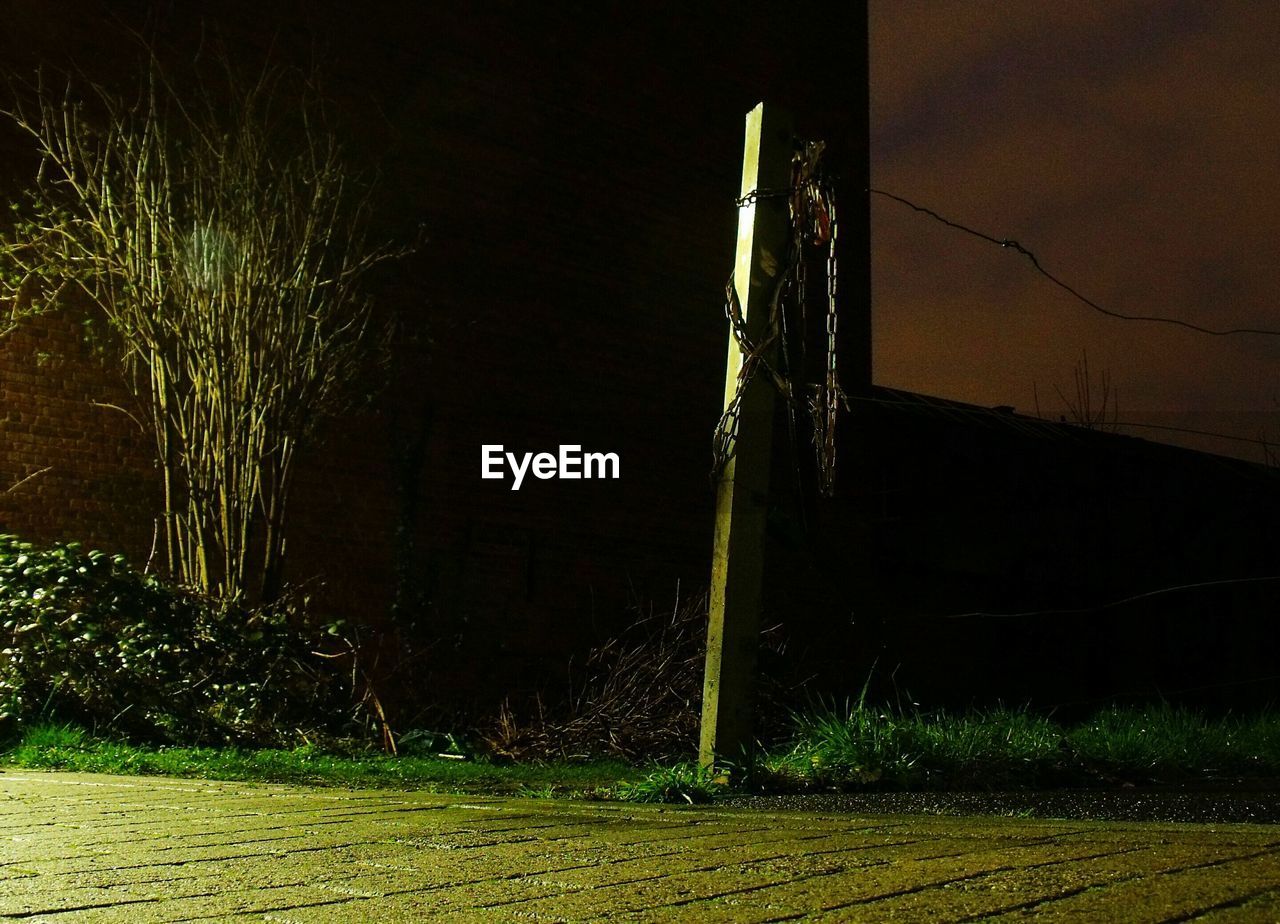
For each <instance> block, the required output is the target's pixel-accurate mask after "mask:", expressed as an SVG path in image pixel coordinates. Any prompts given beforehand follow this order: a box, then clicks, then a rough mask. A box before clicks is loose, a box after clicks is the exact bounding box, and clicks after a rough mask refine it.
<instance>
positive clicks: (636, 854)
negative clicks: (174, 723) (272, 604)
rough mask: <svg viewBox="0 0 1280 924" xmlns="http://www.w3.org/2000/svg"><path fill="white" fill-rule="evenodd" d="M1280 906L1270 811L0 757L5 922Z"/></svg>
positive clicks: (1176, 912) (868, 914)
mask: <svg viewBox="0 0 1280 924" xmlns="http://www.w3.org/2000/svg"><path fill="white" fill-rule="evenodd" d="M1026 918H1032V919H1034V920H1036V921H1041V920H1044V921H1142V922H1147V921H1150V922H1157V921H1162V922H1163V921H1168V922H1172V921H1190V920H1197V921H1199V920H1204V921H1222V922H1228V921H1229V922H1242V921H1260V922H1274V921H1280V827H1269V826H1264V825H1226V824H1223V825H1189V824H1155V823H1114V822H1093V821H1044V820H1029V819H1020V818H997V817H989V816H973V817H940V816H922V815H915V816H908V815H899V816H894V815H861V816H857V815H837V814H823V815H819V814H813V813H802V812H761V811H758V810H752V809H715V808H712V809H706V808H691V807H690V808H670V807H656V806H632V805H621V804H614V803H588V802H563V801H550V800H530V799H507V798H495V797H479V796H456V795H435V794H428V793H405V792H373V791H357V792H352V791H346V790H337V789H323V788H314V787H301V786H283V785H264V784H253V783H222V782H205V781H192V780H174V779H153V778H142V777H116V776H99V775H85V774H62V773H36V772H29V771H20V770H9V771H7V772H4V773H0V920H18V921H31V922H50V924H55V922H56V924H73V922H74V924H80V922H98V921H101V922H139V924H146V922H179V921H271V922H279V924H292V922H297V924H302V922H308V924H310V922H359V921H375V922H396V921H419V920H423V919H440V920H455V921H519V922H529V921H566V922H569V921H597V920H602V919H620V920H634V921H683V920H688V921H698V922H703V921H708V922H715V921H733V922H737V921H743V922H766V921H793V920H815V921H875V922H880V921H970V920H984V921H985V920H991V921H1000V922H1005V921H1013V920H1021V919H1026Z"/></svg>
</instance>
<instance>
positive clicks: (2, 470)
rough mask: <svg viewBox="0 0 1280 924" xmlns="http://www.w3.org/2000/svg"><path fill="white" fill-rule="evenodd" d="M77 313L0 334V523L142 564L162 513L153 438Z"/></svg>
mask: <svg viewBox="0 0 1280 924" xmlns="http://www.w3.org/2000/svg"><path fill="white" fill-rule="evenodd" d="M80 317H81V315H80V314H79V313H78V312H77V311H75V310H70V309H69V310H65V311H61V312H58V313H57V314H55V315H52V316H46V317H44V318H39V319H36V320H32V321H28V322H26V323H24V324H22V325H21V326H20V327H19V328H18V329H17V330H15V331H14V332H13V333H12V334H10V335H9V336H8V337H7V338H5V339H4V340H0V408H2V410H0V491H2V492H3V493H0V529H4V530H5V531H7V532H13V533H17V534H19V535H21V536H23V537H26V538H30V539H33V540H41V541H55V540H56V541H79V542H82V543H84V544H85V545H86V546H90V547H96V548H101V549H103V550H105V551H108V552H112V553H115V552H122V553H124V554H125V555H127V556H128V557H129V558H130V559H131V560H132V561H133V562H135V563H137V564H139V565H142V564H144V563H145V562H146V560H147V557H148V555H149V552H150V549H151V546H152V540H153V535H154V528H155V517H156V515H157V514H158V513H159V510H160V506H159V504H160V489H159V480H158V478H157V477H156V470H155V467H154V466H153V464H152V461H151V458H152V456H151V440H150V438H149V437H148V436H146V435H145V434H144V433H143V432H142V430H141V429H140V428H139V426H138V424H137V423H135V421H134V420H133V419H131V418H130V417H129V416H128V414H126V413H125V411H134V410H135V409H134V407H133V404H132V399H131V397H130V395H129V393H128V391H127V390H126V389H125V387H124V381H123V378H122V376H121V374H120V371H119V368H118V366H116V365H111V364H109V362H108V361H107V360H105V359H103V358H101V357H99V356H96V355H95V354H94V351H93V348H92V347H91V345H90V344H89V343H88V342H87V341H86V339H85V337H84V336H83V335H82V328H81V325H80V323H79V320H80ZM135 413H136V412H135Z"/></svg>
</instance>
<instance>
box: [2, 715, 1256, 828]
mask: <svg viewBox="0 0 1280 924" xmlns="http://www.w3.org/2000/svg"><path fill="white" fill-rule="evenodd" d="M449 743H452V744H453V745H457V742H456V741H454V740H453V739H451V738H450V739H449ZM426 744H430V745H431V746H432V747H435V746H437V745H438V744H439V742H437V741H435V740H434V739H433V740H432V741H430V742H426V743H424V745H423V748H422V750H424V751H426V750H430V749H429V748H427V747H426ZM0 763H7V764H9V765H11V766H17V767H26V768H32V769H50V770H73V771H81V772H93V773H122V774H151V775H163V776H183V777H200V778H206V779H219V780H256V781H265V782H287V783H315V784H321V785H330V786H346V787H353V788H359V787H386V788H413V789H420V790H428V791H435V792H468V793H477V792H481V793H501V794H510V795H517V796H524V797H531V798H554V797H578V798H617V799H624V800H627V801H633V802H677V803H678V802H688V803H697V802H709V801H713V800H715V799H716V798H719V797H720V796H722V795H724V794H727V793H730V792H739V793H740V792H742V791H743V790H742V787H741V786H737V787H735V786H733V785H731V784H730V776H731V774H730V773H729V772H727V771H726V772H717V773H712V772H709V771H706V770H703V769H701V768H699V767H698V766H697V765H696V764H693V763H678V764H675V765H673V766H657V767H650V768H648V769H641V768H637V767H634V766H631V765H628V764H625V763H622V762H619V761H590V762H556V763H538V762H532V763H519V764H511V763H494V762H490V761H487V760H484V759H464V760H450V759H446V758H442V757H439V756H436V755H435V754H432V753H421V754H410V755H407V756H400V757H386V756H382V755H376V754H356V755H345V756H343V755H338V754H332V753H326V752H324V751H322V750H320V749H318V748H315V747H311V746H307V747H301V748H296V749H294V750H242V749H237V748H184V747H141V746H136V745H131V744H124V743H121V742H118V741H109V740H100V739H95V738H92V737H91V736H89V735H88V734H86V733H85V732H84V731H83V730H82V729H80V728H76V727H74V726H69V725H57V724H44V725H38V726H33V727H30V728H28V729H27V730H26V731H25V733H24V734H23V736H22V738H21V739H20V740H19V741H18V742H17V743H16V744H14V745H13V746H11V747H10V748H9V749H7V750H3V751H0ZM761 764H762V766H761V772H759V773H757V774H756V776H755V778H754V782H753V784H752V785H753V786H755V787H760V788H763V789H765V790H766V791H768V790H774V791H805V790H831V789H841V790H857V789H1017V788H1028V787H1049V786H1062V785H1066V786H1082V785H1091V784H1093V785H1096V784H1105V785H1113V784H1114V783H1116V782H1118V781H1128V782H1134V783H1152V782H1154V783H1166V782H1168V783H1176V782H1201V781H1208V782H1212V781H1215V780H1230V779H1233V778H1238V777H1259V778H1271V779H1280V713H1275V712H1264V713H1261V714H1259V715H1255V716H1248V717H1238V716H1237V717H1232V716H1228V717H1226V718H1220V719H1209V718H1206V717H1205V716H1203V715H1201V714H1199V713H1196V712H1193V711H1190V710H1186V709H1179V708H1174V707H1171V706H1152V707H1146V708H1129V709H1120V708H1112V709H1108V710H1104V711H1102V712H1099V713H1097V714H1096V715H1094V716H1093V717H1092V718H1090V719H1089V720H1087V721H1085V722H1081V723H1078V724H1075V725H1071V726H1063V725H1060V724H1058V723H1056V722H1054V721H1052V720H1051V719H1049V718H1046V717H1044V716H1040V715H1036V714H1034V713H1031V712H1029V711H1027V710H1020V709H992V710H986V711H974V712H969V713H965V714H962V715H955V714H949V713H925V712H919V711H903V710H893V709H875V708H871V707H869V706H867V705H866V704H865V703H864V702H861V701H860V702H857V703H854V704H851V705H849V706H847V707H845V708H843V709H837V708H834V707H825V708H819V709H814V710H811V711H809V712H808V713H805V714H804V715H801V716H797V718H796V720H795V736H794V739H793V741H792V742H791V743H790V744H789V745H788V746H786V747H785V748H782V749H779V750H776V751H774V752H771V753H768V754H766V755H765V756H764V758H763V760H762V762H761Z"/></svg>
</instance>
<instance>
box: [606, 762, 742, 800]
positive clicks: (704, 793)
mask: <svg viewBox="0 0 1280 924" xmlns="http://www.w3.org/2000/svg"><path fill="white" fill-rule="evenodd" d="M727 784H728V777H726V776H722V775H720V774H718V773H717V772H715V771H713V770H710V769H707V768H705V767H700V766H699V765H697V764H694V763H680V764H675V765H674V766H671V767H658V768H657V769H655V770H653V771H652V772H651V773H650V774H649V775H648V776H646V777H644V779H640V780H634V781H630V782H623V783H619V784H618V786H617V787H615V789H614V795H615V796H616V797H617V798H619V799H622V800H623V801H624V802H687V803H689V804H690V805H693V804H694V803H700V802H711V801H713V800H714V799H715V798H716V797H717V796H719V795H722V794H723V793H724V792H725V790H726V788H727Z"/></svg>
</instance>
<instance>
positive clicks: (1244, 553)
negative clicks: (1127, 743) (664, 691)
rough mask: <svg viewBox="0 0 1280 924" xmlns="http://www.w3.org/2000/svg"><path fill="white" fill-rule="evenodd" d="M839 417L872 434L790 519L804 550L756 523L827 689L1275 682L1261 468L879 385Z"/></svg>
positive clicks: (1048, 690) (970, 696) (943, 693)
mask: <svg viewBox="0 0 1280 924" xmlns="http://www.w3.org/2000/svg"><path fill="white" fill-rule="evenodd" d="M854 420H855V421H860V423H855V424H854V425H853V426H852V427H851V428H850V429H851V430H855V431H856V433H857V436H858V438H861V439H863V440H865V441H866V443H867V444H868V445H869V447H871V448H870V449H869V455H868V458H866V459H864V460H863V461H862V465H863V467H862V469H861V471H859V472H855V471H854V470H853V467H852V466H851V467H849V468H847V469H846V470H845V472H844V473H843V474H844V475H845V477H846V478H847V479H848V480H847V481H846V482H845V485H844V486H845V488H846V490H845V493H844V496H843V497H842V498H841V499H840V500H838V501H836V502H833V503H829V504H826V505H820V506H819V507H818V509H817V516H816V518H815V517H814V514H813V513H810V517H811V519H816V520H817V522H818V523H819V526H818V528H817V529H815V530H814V531H813V535H814V542H815V544H816V548H817V550H816V551H811V550H810V549H809V548H805V547H804V546H803V544H797V543H795V542H792V543H790V544H789V545H788V543H786V542H784V541H781V540H780V538H779V536H778V535H775V543H776V545H775V548H776V549H777V550H778V551H776V552H775V565H774V577H773V580H772V585H773V595H774V596H773V606H774V612H775V614H776V617H777V618H778V619H780V620H783V621H786V622H789V623H790V625H791V626H792V631H793V634H794V636H795V638H796V640H797V645H796V654H797V655H799V656H800V657H802V658H805V659H807V660H808V662H809V665H810V670H812V671H814V672H816V673H817V674H818V675H819V676H820V678H821V682H822V684H826V685H828V688H829V689H831V690H833V691H839V692H841V693H846V692H848V691H849V690H855V691H856V690H857V689H858V688H860V687H861V684H862V683H863V682H864V681H865V680H866V679H867V678H868V677H871V678H872V689H873V690H875V691H876V693H877V694H878V695H880V696H882V697H888V698H895V697H901V698H903V699H908V698H912V699H914V700H916V701H921V702H926V703H930V704H933V705H938V704H951V705H968V704H971V703H981V704H991V703H994V702H997V701H1003V702H1005V703H1011V704H1017V703H1021V702H1026V701H1032V702H1034V703H1036V704H1037V705H1041V706H1062V707H1081V708H1084V707H1089V706H1096V705H1097V704H1099V703H1101V702H1105V701H1107V700H1109V699H1113V698H1125V697H1151V696H1161V697H1166V698H1169V699H1173V700H1181V701H1188V702H1196V703H1204V704H1209V705H1219V706H1236V707H1247V706H1257V705H1258V704H1260V703H1264V702H1267V701H1270V700H1272V699H1274V698H1275V697H1276V696H1277V694H1278V693H1280V672H1277V671H1276V670H1275V667H1274V664H1273V663H1272V659H1271V658H1270V655H1269V652H1270V651H1272V650H1273V649H1274V644H1275V639H1276V635H1277V633H1276V623H1275V613H1276V612H1277V611H1278V608H1280V552H1278V551H1277V548H1278V546H1277V541H1276V540H1277V537H1278V533H1280V472H1277V471H1276V470H1273V469H1267V468H1263V467H1260V466H1255V465H1251V464H1249V463H1245V462H1239V461H1237V460H1232V459H1225V458H1222V457H1217V456H1208V455H1203V454H1199V453H1195V452H1191V451H1188V450H1183V449H1179V448H1176V447H1170V446H1163V445H1159V444H1154V443H1149V442H1146V441H1143V440H1138V439H1133V438H1129V437H1122V436H1116V435H1112V434H1108V433H1101V432H1094V431H1088V430H1085V429H1082V428H1080V427H1076V426H1073V425H1068V424H1052V423H1046V422H1042V421H1038V420H1034V419H1028V418H1023V417H1015V416H1013V415H1012V414H1004V413H1000V412H993V411H990V410H987V409H983V408H974V407H968V406H965V405H958V404H954V403H951V402H944V401H937V400H935V399H926V398H921V397H920V396H914V395H908V394H905V393H902V392H896V391H892V390H888V389H879V390H877V392H876V396H875V400H874V401H873V402H869V403H867V404H865V405H864V406H863V408H862V411H861V416H860V417H858V416H855V418H854ZM851 438H852V437H851ZM784 506H785V502H784ZM791 509H793V510H794V509H795V508H794V506H793V507H792V508H791ZM775 520H777V521H778V522H786V520H787V518H786V516H785V513H784V512H782V511H780V512H778V513H777V514H775ZM824 529H825V530H826V532H825V533H824V532H823V531H822V530H824ZM801 575H804V577H801Z"/></svg>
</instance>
